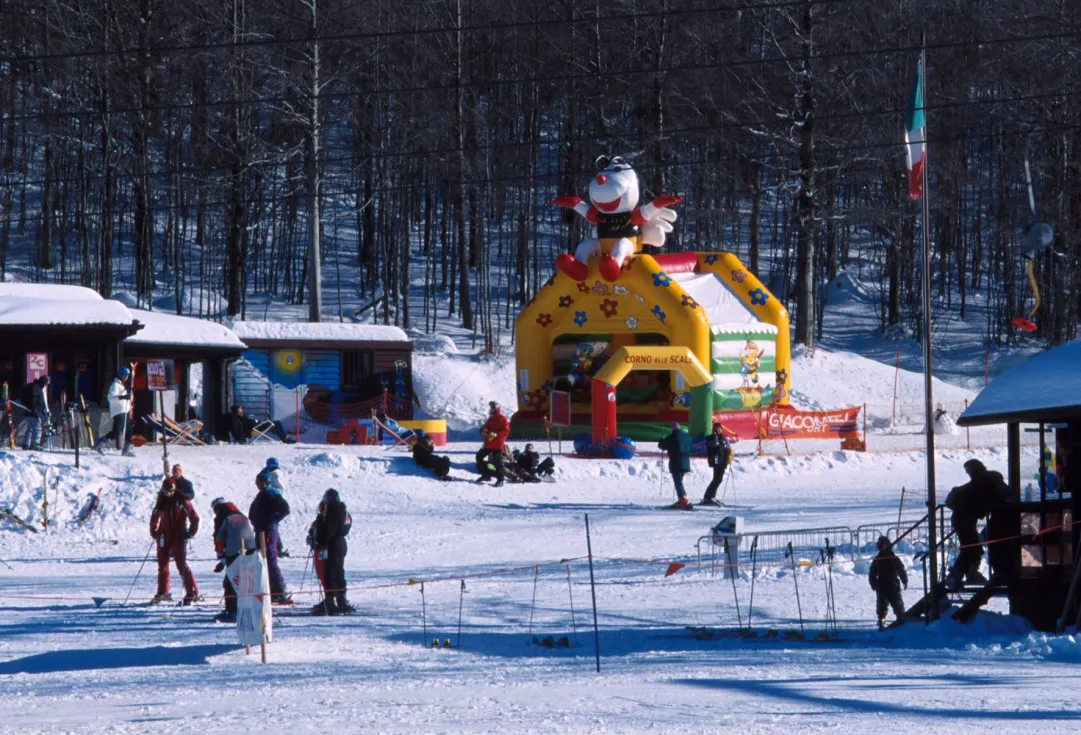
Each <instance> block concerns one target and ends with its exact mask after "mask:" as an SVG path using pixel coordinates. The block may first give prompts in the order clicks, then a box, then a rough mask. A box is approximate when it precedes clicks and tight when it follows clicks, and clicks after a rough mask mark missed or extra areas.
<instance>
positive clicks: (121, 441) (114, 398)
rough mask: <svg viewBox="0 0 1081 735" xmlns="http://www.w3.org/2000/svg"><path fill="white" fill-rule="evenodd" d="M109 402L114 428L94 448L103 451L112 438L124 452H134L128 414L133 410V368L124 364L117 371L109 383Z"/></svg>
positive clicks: (127, 453) (128, 453)
mask: <svg viewBox="0 0 1081 735" xmlns="http://www.w3.org/2000/svg"><path fill="white" fill-rule="evenodd" d="M107 399H108V402H109V416H111V417H112V420H113V423H112V429H111V430H110V431H109V433H108V434H106V435H105V436H102V437H100V438H99V439H98V441H97V442H96V443H95V444H94V449H96V450H98V451H101V450H102V449H104V448H105V446H106V444H107V443H108V441H109V440H110V439H111V440H112V441H114V442H115V443H116V448H117V449H120V450H122V451H123V453H124V454H126V455H130V454H131V453H132V446H131V424H130V423H129V422H128V414H129V413H130V412H131V368H129V367H127V366H124V367H121V368H120V369H119V370H117V371H116V377H115V378H113V382H112V383H111V384H110V385H109V392H108V394H107Z"/></svg>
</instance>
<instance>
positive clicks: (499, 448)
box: [477, 401, 510, 487]
mask: <svg viewBox="0 0 1081 735" xmlns="http://www.w3.org/2000/svg"><path fill="white" fill-rule="evenodd" d="M480 433H481V435H482V436H483V437H484V446H483V447H481V448H480V451H478V452H477V471H478V472H480V477H479V478H478V479H477V482H484V481H486V480H490V479H492V478H493V477H495V487H502V486H503V474H504V473H503V449H504V448H505V447H506V443H507V435H508V434H510V422H509V421H507V417H506V416H504V415H503V409H502V408H501V407H500V405H499V402H498V401H489V402H488V420H487V421H485V422H484V426H482V427H481V430H480ZM489 464H490V465H491V467H490V468H489ZM493 470H494V472H493Z"/></svg>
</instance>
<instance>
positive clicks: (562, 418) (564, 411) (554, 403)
mask: <svg viewBox="0 0 1081 735" xmlns="http://www.w3.org/2000/svg"><path fill="white" fill-rule="evenodd" d="M548 400H549V405H550V406H551V413H552V415H551V417H550V418H549V423H550V424H551V425H552V426H570V425H571V394H570V393H568V392H567V391H565V390H554V391H552V393H551V395H550V396H548Z"/></svg>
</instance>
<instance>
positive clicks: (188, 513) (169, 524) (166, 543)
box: [150, 477, 199, 605]
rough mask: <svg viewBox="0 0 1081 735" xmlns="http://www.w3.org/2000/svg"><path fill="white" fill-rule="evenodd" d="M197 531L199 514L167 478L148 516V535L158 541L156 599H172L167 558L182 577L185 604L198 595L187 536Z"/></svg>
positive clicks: (188, 603)
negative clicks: (189, 563) (190, 564)
mask: <svg viewBox="0 0 1081 735" xmlns="http://www.w3.org/2000/svg"><path fill="white" fill-rule="evenodd" d="M198 531H199V514H198V513H196V512H195V506H194V505H192V504H191V501H190V500H187V499H185V498H184V496H183V495H181V494H180V491H178V490H177V488H176V483H175V482H173V478H171V477H170V478H168V479H166V481H165V484H164V485H163V486H162V489H161V492H159V493H158V500H157V503H155V504H154V512H153V513H152V514H151V516H150V535H151V537H153V538H154V540H155V541H157V549H158V593H157V594H156V595H155V596H154V600H155V601H156V602H161V601H163V600H171V599H173V596H172V595H171V594H170V591H169V588H170V584H171V582H172V580H171V579H170V577H169V558H170V557H172V558H173V560H174V561H175V563H176V571H177V573H178V574H179V575H180V578H181V579H183V580H184V604H185V605H190V604H191V603H193V602H195V600H196V598H198V597H199V585H197V584H196V582H195V575H193V574H192V573H191V567H189V566H188V539H190V538H193V537H194V536H195V534H196V533H198Z"/></svg>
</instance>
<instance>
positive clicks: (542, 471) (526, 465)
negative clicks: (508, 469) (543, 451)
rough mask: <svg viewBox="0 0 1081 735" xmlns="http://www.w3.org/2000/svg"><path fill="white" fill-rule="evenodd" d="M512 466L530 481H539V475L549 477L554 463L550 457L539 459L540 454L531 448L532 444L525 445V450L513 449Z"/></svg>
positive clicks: (553, 472) (554, 465)
mask: <svg viewBox="0 0 1081 735" xmlns="http://www.w3.org/2000/svg"><path fill="white" fill-rule="evenodd" d="M513 456H514V467H515V469H517V470H518V473H519V474H520V475H522V476H523V477H524V478H526V479H527V480H529V481H530V482H540V479H541V477H551V476H552V475H553V474H555V470H556V463H555V462H554V461H553V460H552V458H551V457H546V458H545V459H544V460H543V461H541V458H540V455H539V454H538V453H537V452H536V451H535V450H534V449H533V445H532V444H526V445H525V451H522V452H519V451H518V450H517V449H515V450H514V455H513Z"/></svg>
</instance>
